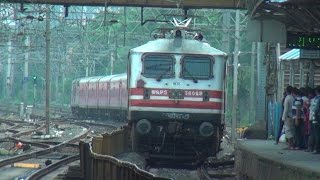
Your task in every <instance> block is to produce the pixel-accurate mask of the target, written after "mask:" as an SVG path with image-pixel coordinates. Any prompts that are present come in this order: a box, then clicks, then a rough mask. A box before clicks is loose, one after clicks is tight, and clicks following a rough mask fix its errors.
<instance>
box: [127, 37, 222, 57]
mask: <svg viewBox="0 0 320 180" xmlns="http://www.w3.org/2000/svg"><path fill="white" fill-rule="evenodd" d="M174 40H175V39H157V40H153V41H149V42H148V43H146V44H143V45H141V46H138V47H136V48H133V49H131V51H130V52H159V53H188V54H211V55H216V56H219V55H221V56H227V54H226V53H225V52H223V51H220V50H218V49H216V48H214V47H212V46H210V45H209V44H208V43H206V42H202V41H197V40H193V39H181V40H182V43H181V44H182V45H181V47H177V46H175V43H174Z"/></svg>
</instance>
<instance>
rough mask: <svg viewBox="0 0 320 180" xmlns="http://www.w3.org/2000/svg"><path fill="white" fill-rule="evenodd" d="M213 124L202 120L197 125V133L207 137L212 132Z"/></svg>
mask: <svg viewBox="0 0 320 180" xmlns="http://www.w3.org/2000/svg"><path fill="white" fill-rule="evenodd" d="M213 131H214V128H213V125H212V124H211V123H209V122H203V123H202V124H201V125H200V127H199V133H200V135H201V136H204V137H209V136H211V135H212V134H213Z"/></svg>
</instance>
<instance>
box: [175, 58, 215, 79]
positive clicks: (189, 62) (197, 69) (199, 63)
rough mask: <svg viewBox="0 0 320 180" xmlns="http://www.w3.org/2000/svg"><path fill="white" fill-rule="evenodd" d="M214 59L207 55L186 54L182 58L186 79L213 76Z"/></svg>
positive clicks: (183, 72)
mask: <svg viewBox="0 0 320 180" xmlns="http://www.w3.org/2000/svg"><path fill="white" fill-rule="evenodd" d="M212 63H213V59H212V58H210V57H207V56H184V57H183V59H182V71H181V74H182V77H183V78H185V79H194V80H195V79H209V78H212V76H213V72H212Z"/></svg>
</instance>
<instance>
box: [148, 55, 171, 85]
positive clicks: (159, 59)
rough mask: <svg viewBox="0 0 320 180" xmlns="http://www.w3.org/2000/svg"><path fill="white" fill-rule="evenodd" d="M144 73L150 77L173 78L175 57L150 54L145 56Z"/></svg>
mask: <svg viewBox="0 0 320 180" xmlns="http://www.w3.org/2000/svg"><path fill="white" fill-rule="evenodd" d="M142 62H143V70H142V75H143V76H144V77H148V78H157V79H159V80H161V79H163V78H171V77H173V75H174V59H173V57H172V56H170V55H162V54H161V55H157V54H148V55H146V56H144V57H143V59H142Z"/></svg>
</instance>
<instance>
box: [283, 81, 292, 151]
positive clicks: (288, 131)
mask: <svg viewBox="0 0 320 180" xmlns="http://www.w3.org/2000/svg"><path fill="white" fill-rule="evenodd" d="M292 90H293V87H292V86H288V87H287V88H286V92H287V96H286V98H285V100H284V106H283V107H284V109H283V114H282V121H284V130H285V135H286V138H287V139H288V143H289V144H288V148H289V149H294V144H293V137H294V119H293V117H292V105H293V102H294V98H293V96H292Z"/></svg>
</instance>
